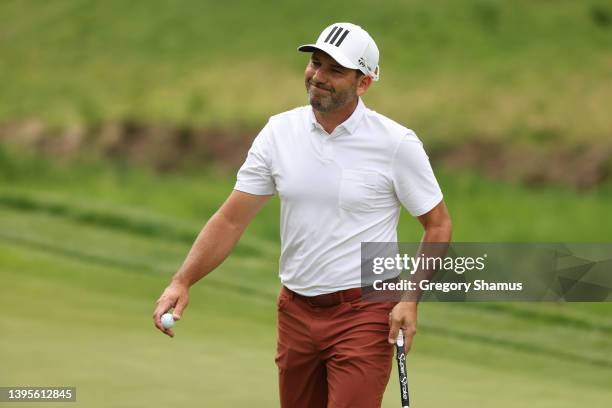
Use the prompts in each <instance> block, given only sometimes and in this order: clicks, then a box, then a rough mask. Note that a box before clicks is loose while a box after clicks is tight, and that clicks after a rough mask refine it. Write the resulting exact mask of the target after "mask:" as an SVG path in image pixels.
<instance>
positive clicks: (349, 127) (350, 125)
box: [309, 98, 366, 134]
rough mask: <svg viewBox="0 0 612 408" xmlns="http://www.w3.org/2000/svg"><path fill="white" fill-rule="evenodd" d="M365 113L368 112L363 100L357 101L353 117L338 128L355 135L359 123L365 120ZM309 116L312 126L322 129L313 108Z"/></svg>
mask: <svg viewBox="0 0 612 408" xmlns="http://www.w3.org/2000/svg"><path fill="white" fill-rule="evenodd" d="M365 111H366V106H365V104H364V103H363V101H362V100H361V98H359V100H358V101H357V107H355V110H354V111H353V113H352V114H351V116H349V117H348V119H347V120H345V121H344V122H342V123H341V124H339V125H338V127H342V128H344V130H346V131H347V132H348V133H350V134H353V133H354V132H355V130H356V129H357V126H358V125H359V122H360V121H361V119H362V118H363V115H364V114H365ZM309 114H310V122H311V124H312V126H313V127H315V128H322V126H321V125H320V124H319V122H317V118H316V117H315V115H314V112H313V110H312V107H310V109H309Z"/></svg>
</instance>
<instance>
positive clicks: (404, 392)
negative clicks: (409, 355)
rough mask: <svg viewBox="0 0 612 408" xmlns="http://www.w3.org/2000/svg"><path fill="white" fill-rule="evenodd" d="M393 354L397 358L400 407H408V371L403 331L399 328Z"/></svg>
mask: <svg viewBox="0 0 612 408" xmlns="http://www.w3.org/2000/svg"><path fill="white" fill-rule="evenodd" d="M395 352H396V353H395V354H396V359H397V372H398V373H399V385H400V397H401V399H402V408H410V398H409V396H408V372H407V369H406V352H405V351H404V333H403V332H402V330H400V332H399V335H398V336H397V341H396V342H395Z"/></svg>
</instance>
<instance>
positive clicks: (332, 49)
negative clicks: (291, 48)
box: [298, 44, 359, 69]
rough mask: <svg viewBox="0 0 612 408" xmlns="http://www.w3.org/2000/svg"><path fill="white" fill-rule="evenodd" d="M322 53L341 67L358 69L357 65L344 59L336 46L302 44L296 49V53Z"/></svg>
mask: <svg viewBox="0 0 612 408" xmlns="http://www.w3.org/2000/svg"><path fill="white" fill-rule="evenodd" d="M317 50H319V51H323V52H324V53H326V54H328V55H329V56H330V57H332V58H333V59H335V60H336V62H337V63H338V64H340V65H342V66H343V67H345V68H350V69H359V66H358V65H355V64H353V63H352V62H351V61H349V59H348V58H346V57H345V56H344V55H343V54H342V53H341V52H340V50H339V49H338V47H336V46H318V45H316V44H304V45H300V46H299V47H298V51H301V52H314V51H317Z"/></svg>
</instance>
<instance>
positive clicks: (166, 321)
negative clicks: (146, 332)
mask: <svg viewBox="0 0 612 408" xmlns="http://www.w3.org/2000/svg"><path fill="white" fill-rule="evenodd" d="M161 324H162V326H164V329H169V328H171V327H173V326H174V318H173V317H172V313H164V314H163V315H162V317H161Z"/></svg>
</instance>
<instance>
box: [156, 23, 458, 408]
mask: <svg viewBox="0 0 612 408" xmlns="http://www.w3.org/2000/svg"><path fill="white" fill-rule="evenodd" d="M299 50H300V51H303V52H310V53H312V54H311V58H310V61H309V63H308V66H307V67H306V71H305V85H306V90H307V92H308V97H309V100H310V105H309V106H304V107H300V108H297V109H294V110H292V111H289V112H285V113H282V114H279V115H276V116H273V117H272V118H270V120H269V121H268V123H267V124H266V126H265V127H264V128H263V130H262V131H261V132H260V134H259V135H258V136H257V138H256V139H255V141H254V142H253V146H252V147H251V149H250V151H249V154H248V157H247V159H246V161H245V163H244V164H243V166H242V167H241V169H240V171H239V172H238V177H237V183H236V186H235V189H234V191H233V192H232V193H231V194H230V196H229V198H228V199H227V201H226V202H225V203H224V204H223V205H222V206H221V208H220V209H219V210H218V211H217V212H216V213H215V215H213V217H212V218H211V219H210V220H209V221H208V223H207V224H206V226H205V227H204V228H203V230H202V232H201V233H200V234H199V236H198V237H197V239H196V241H195V243H194V245H193V247H192V249H191V251H190V252H189V254H188V256H187V259H186V260H185V263H184V264H183V265H182V267H181V268H180V270H179V271H178V272H177V273H176V275H175V276H174V277H173V278H172V281H171V283H170V285H169V286H168V288H166V290H165V291H164V292H163V294H162V295H161V297H160V298H159V300H158V302H157V308H156V310H155V313H154V321H155V325H156V326H157V328H158V329H159V330H161V331H163V332H164V333H165V334H167V335H169V336H173V335H174V333H173V332H172V330H167V329H164V328H163V327H162V325H161V323H160V316H161V314H163V313H165V312H166V311H167V310H169V309H170V308H174V311H173V315H174V317H175V319H179V318H180V317H181V315H182V313H183V311H184V309H185V307H186V306H187V302H188V289H189V287H190V286H191V285H193V284H194V283H195V282H196V281H198V280H199V279H200V278H202V277H203V276H205V275H207V274H208V273H209V272H210V271H212V270H213V269H214V268H215V267H217V266H218V265H219V264H220V263H221V262H222V261H223V260H224V259H225V258H226V257H227V256H228V254H229V253H230V251H231V250H232V248H233V247H234V245H235V244H236V242H237V241H238V239H239V238H240V236H241V234H242V232H243V231H244V230H245V228H246V227H247V225H248V224H249V222H250V221H251V219H252V218H253V217H254V216H255V215H256V214H257V212H258V211H259V210H260V209H261V208H262V207H263V206H264V204H265V203H266V201H268V199H269V198H270V197H271V196H272V195H273V194H275V193H277V192H278V194H279V196H280V200H281V257H280V268H279V269H280V271H279V275H280V279H281V282H282V284H283V288H282V290H281V293H280V295H279V298H278V311H279V312H278V344H277V354H276V363H277V366H278V371H279V386H280V399H281V406H282V407H285V408H288V407H290V408H296V407H297V408H300V407H304V408H313V407H330V408H332V407H333V408H340V407H351V408H359V407H364V408H372V407H378V406H380V404H381V401H382V396H383V393H384V389H385V387H386V384H387V382H388V379H389V374H390V370H391V363H392V354H393V346H392V345H391V344H392V343H393V342H394V341H395V338H396V337H397V335H398V333H399V330H400V328H401V329H402V330H404V331H405V335H406V338H407V341H406V349H407V350H408V349H409V348H410V345H411V343H412V337H413V336H414V334H415V331H416V320H417V304H416V302H399V303H391V304H389V303H376V302H366V301H363V299H360V294H361V289H360V286H361V275H360V262H361V257H360V250H361V242H367V241H378V242H393V241H396V240H397V233H396V228H397V223H398V220H399V213H400V206H401V205H403V206H404V207H405V208H406V209H407V210H408V211H409V212H410V213H411V214H412V215H413V216H415V217H418V219H419V221H420V222H421V224H422V225H423V227H424V230H425V234H424V236H423V238H422V241H423V242H448V241H449V240H450V236H451V223H450V218H449V215H448V213H447V210H446V207H445V205H444V202H443V200H442V193H441V191H440V188H439V187H438V184H437V182H436V179H435V177H434V175H433V172H432V170H431V166H430V165H429V161H428V158H427V156H426V154H425V151H424V150H423V147H422V144H421V142H420V141H419V139H418V138H417V137H416V135H415V134H414V133H413V132H412V131H411V130H409V129H406V128H405V127H403V126H401V125H399V124H397V123H395V122H393V121H392V120H390V119H388V118H386V117H384V116H383V115H380V114H378V113H376V112H374V111H371V110H369V109H367V108H366V107H365V106H364V104H363V102H362V101H361V99H360V97H361V96H362V95H364V94H365V93H366V91H367V90H368V88H369V87H370V86H371V85H372V82H373V81H376V80H378V78H379V73H380V69H379V66H378V57H379V52H378V48H377V46H376V44H375V43H374V40H373V39H372V38H371V37H370V35H369V34H368V33H367V32H366V31H365V30H363V29H362V28H361V27H359V26H356V25H353V24H349V23H337V24H332V25H331V26H329V27H327V28H326V29H325V30H323V32H322V33H321V35H320V36H319V38H318V40H317V42H316V43H315V44H309V45H304V46H301V47H299Z"/></svg>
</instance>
